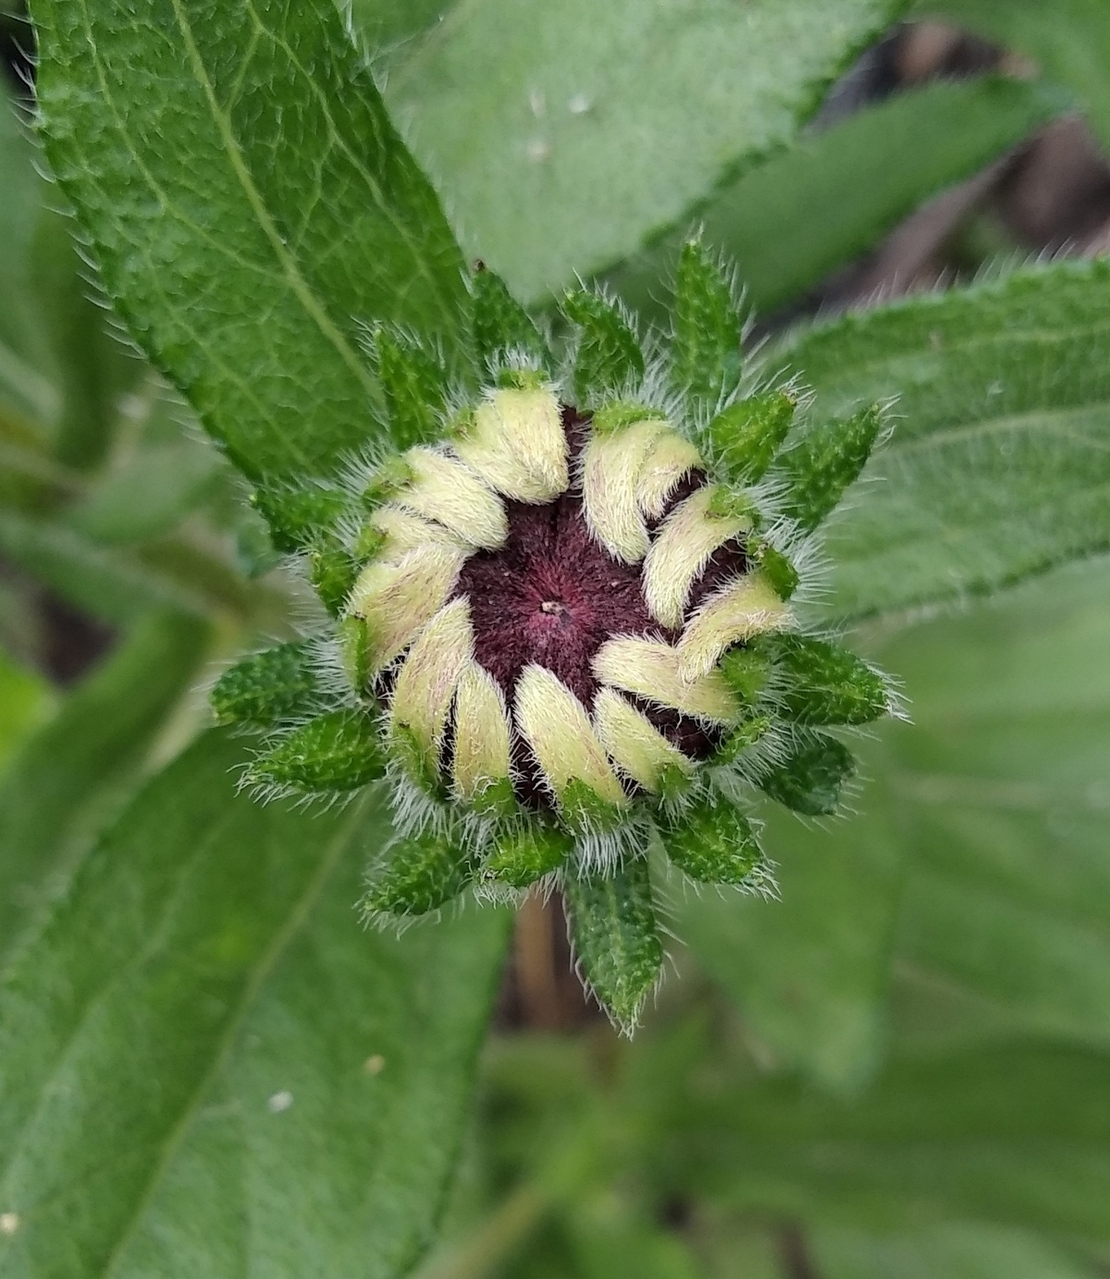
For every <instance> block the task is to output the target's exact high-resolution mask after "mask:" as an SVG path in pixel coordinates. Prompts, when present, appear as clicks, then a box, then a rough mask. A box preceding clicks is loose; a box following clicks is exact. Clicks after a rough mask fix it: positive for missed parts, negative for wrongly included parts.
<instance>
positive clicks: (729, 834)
mask: <svg viewBox="0 0 1110 1279" xmlns="http://www.w3.org/2000/svg"><path fill="white" fill-rule="evenodd" d="M660 834H661V835H662V838H663V847H664V848H665V849H666V850H667V856H668V857H669V858H670V859H671V861H672V862H674V864H675V865H676V866H677V867H678V868H679V870H681V871H683V872H684V873H685V874H687V875H689V876H690V878H691V879H693V880H696V881H697V882H699V883H703V884H734V885H736V886H738V887H742V888H750V889H752V890H753V891H755V892H765V891H766V890H767V889H768V888H771V889H772V890H773V885H774V880H773V878H772V877H771V876H770V874H769V872H768V870H767V867H766V865H765V863H764V861H763V853H762V851H761V850H760V847H759V842H758V841H757V839H756V837H755V832H754V831H753V830H752V826H751V822H749V821H748V819H747V818H746V817H745V816H744V814H743V813H741V812H740V811H739V810H738V809H737V808H736V807H735V806H734V805H733V804H730V803H729V801H728V800H727V799H725V797H724V796H723V795H721V794H719V793H718V792H716V791H714V792H711V793H710V794H709V795H708V796H706V797H705V798H704V799H703V800H701V801H700V802H698V803H697V804H694V805H692V806H691V807H690V808H687V809H684V810H683V811H682V813H681V815H679V816H677V817H676V819H675V821H674V823H673V824H671V823H667V822H664V823H662V828H661V830H660Z"/></svg>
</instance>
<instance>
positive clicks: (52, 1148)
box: [0, 734, 506, 1279]
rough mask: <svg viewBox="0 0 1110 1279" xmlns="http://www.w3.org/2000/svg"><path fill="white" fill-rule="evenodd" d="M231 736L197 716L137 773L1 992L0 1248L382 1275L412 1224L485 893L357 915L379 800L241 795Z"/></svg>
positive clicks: (126, 1260) (125, 1269)
mask: <svg viewBox="0 0 1110 1279" xmlns="http://www.w3.org/2000/svg"><path fill="white" fill-rule="evenodd" d="M241 760H242V755H241V753H240V751H239V748H238V747H237V746H236V745H235V744H234V743H233V742H231V741H230V740H229V739H228V738H227V737H226V736H223V735H221V734H210V735H209V736H207V737H205V738H203V739H201V741H200V742H198V743H197V744H196V745H195V746H194V747H193V748H191V749H190V750H189V751H188V752H187V753H186V754H185V755H184V756H183V757H182V758H181V759H180V760H179V761H178V762H177V763H176V764H174V765H173V766H172V767H171V768H170V769H169V770H168V772H166V773H165V774H163V775H162V776H161V777H160V778H158V779H156V780H155V781H154V782H153V783H151V785H150V786H149V787H148V788H147V790H146V791H145V792H144V793H143V794H142V796H141V797H140V798H139V799H138V801H137V802H136V803H135V804H134V805H133V807H132V808H131V809H130V810H129V811H128V813H127V814H126V815H125V816H124V817H123V819H122V820H121V821H120V823H119V824H118V825H117V826H116V827H115V829H114V830H113V831H111V832H110V833H109V834H108V835H107V836H106V837H105V838H104V840H103V841H102V843H101V844H100V846H99V847H98V848H97V850H96V852H95V853H94V855H93V856H92V857H91V858H90V859H89V860H88V861H87V863H86V864H85V866H84V867H83V868H82V870H81V872H80V873H79V875H78V877H77V879H76V881H75V882H74V884H73V886H72V889H71V892H70V894H69V895H68V897H67V898H66V900H65V902H63V903H62V904H61V905H60V906H59V907H58V908H57V909H56V911H55V912H54V914H53V916H52V918H51V919H50V920H49V922H48V923H47V924H46V925H45V927H44V929H43V931H42V933H41V935H40V936H39V937H37V938H36V939H35V940H34V942H33V943H32V944H31V945H30V947H29V948H28V949H27V950H26V951H25V952H23V954H22V955H21V957H20V960H19V962H18V963H17V965H16V966H15V967H14V969H13V971H12V972H11V974H10V976H9V978H8V980H7V982H6V985H5V987H4V988H3V990H2V992H0V1001H2V1005H3V1012H4V1016H3V1022H2V1025H3V1030H2V1032H0V1035H2V1040H3V1051H2V1054H0V1079H2V1089H3V1091H2V1096H3V1105H2V1107H0V1133H2V1139H0V1149H2V1150H3V1151H4V1171H3V1190H2V1197H3V1201H4V1203H5V1204H6V1205H8V1207H9V1208H10V1209H11V1210H13V1211H17V1212H18V1213H19V1214H20V1227H19V1231H18V1233H17V1234H16V1235H15V1236H14V1237H12V1236H8V1235H5V1236H3V1237H0V1258H3V1261H4V1263H5V1266H6V1268H11V1267H13V1266H18V1267H19V1273H28V1274H29V1273H35V1274H62V1273H66V1274H69V1273H81V1274H90V1273H98V1274H100V1273H105V1274H106V1273H111V1274H112V1275H114V1276H121V1277H124V1279H126V1277H128V1276H135V1277H136V1279H138V1276H147V1275H151V1274H158V1275H165V1276H167V1279H172V1277H173V1276H178V1275H180V1276H182V1277H183V1279H184V1277H185V1276H195V1275H198V1274H211V1275H224V1274H232V1273H237V1272H239V1271H240V1270H241V1269H242V1268H243V1267H244V1266H249V1268H250V1269H252V1270H256V1271H257V1272H258V1273H267V1274H310V1273H320V1274H347V1273H372V1274H375V1275H382V1276H400V1275H403V1274H407V1273H408V1272H409V1269H410V1268H411V1266H412V1265H413V1264H414V1262H415V1260H416V1258H417V1257H418V1256H419V1254H420V1252H421V1251H422V1250H423V1248H424V1246H426V1242H427V1239H428V1237H429V1232H430V1229H431V1227H432V1224H433V1221H434V1217H435V1213H436V1205H437V1203H438V1202H439V1199H440V1195H441V1191H442V1187H443V1183H444V1179H445V1177H446V1174H447V1172H448V1170H449V1168H450V1165H451V1163H452V1161H453V1157H454V1152H455V1147H456V1143H457V1141H458V1134H459V1128H460V1123H461V1120H462V1115H463V1107H464V1103H465V1100H466V1097H467V1094H468V1089H469V1079H470V1075H471V1071H472V1067H473V1059H474V1054H475V1051H476V1049H477V1046H478V1043H479V1041H480V1038H481V1035H482V1031H483V1026H484V1021H485V1018H486V1016H487V1014H488V1005H489V1000H490V996H491V989H492V986H491V983H492V981H493V979H494V977H495V974H496V972H497V968H498V966H499V962H500V958H501V955H502V951H503V946H504V940H505V924H506V920H505V917H504V916H503V915H502V914H501V913H500V912H496V911H486V912H482V913H470V914H468V915H467V916H466V917H465V918H462V919H458V920H455V921H452V922H449V923H445V924H443V925H441V927H440V928H438V929H429V930H418V931H415V932H412V933H410V934H409V935H408V936H406V937H405V938H404V939H402V940H400V941H399V940H397V939H396V938H393V937H385V936H378V935H375V934H368V933H366V932H364V931H363V930H362V929H360V928H359V927H358V926H357V921H356V919H355V918H354V916H353V914H352V910H351V906H352V903H353V902H354V900H355V898H356V897H357V891H358V880H359V876H360V874H361V870H362V865H363V862H364V859H365V857H366V856H367V854H368V853H369V852H371V851H372V850H373V849H374V848H376V847H377V846H378V845H380V843H381V842H382V840H383V839H384V838H385V837H386V836H387V834H388V823H387V821H386V818H385V815H384V813H383V811H382V809H381V807H380V806H379V801H377V800H370V801H369V802H367V803H364V804H361V805H359V806H356V807H354V808H347V809H346V810H344V811H343V812H342V813H335V812H333V813H331V814H325V815H320V814H315V815H307V814H298V813H294V812H291V811H289V810H287V809H284V808H283V807H281V806H280V805H270V806H267V807H261V806H259V805H257V804H254V803H253V802H252V801H251V800H250V799H249V798H247V797H246V796H236V795H235V793H234V782H233V780H232V779H231V778H230V777H229V775H228V774H229V770H231V769H233V768H234V767H235V766H236V765H237V764H238V763H239V762H241ZM121 907H123V909H121ZM108 918H110V919H111V920H112V921H113V925H112V927H111V928H110V929H106V928H105V927H104V921H105V919H108ZM13 1273H14V1271H13Z"/></svg>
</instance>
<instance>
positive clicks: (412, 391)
mask: <svg viewBox="0 0 1110 1279" xmlns="http://www.w3.org/2000/svg"><path fill="white" fill-rule="evenodd" d="M374 356H375V367H376V369H377V373H378V379H379V381H380V382H381V384H382V391H383V392H384V394H385V403H386V408H387V409H388V410H389V425H390V432H389V433H390V439H391V441H392V443H393V444H394V446H395V447H396V448H398V449H407V448H411V447H412V446H413V445H414V444H430V443H434V442H435V441H436V440H438V439H439V437H440V436H441V435H442V433H443V412H444V409H445V407H446V403H447V400H446V388H445V374H444V371H443V369H441V368H440V367H439V365H438V364H437V363H436V361H435V360H433V359H432V357H431V356H430V355H427V354H426V353H425V352H424V351H422V350H421V349H420V348H419V347H418V346H416V345H415V344H414V343H413V342H410V341H407V340H406V339H404V338H403V337H400V336H398V335H397V334H396V333H391V332H390V331H389V330H388V329H384V328H382V329H378V331H377V332H376V333H375V334H374Z"/></svg>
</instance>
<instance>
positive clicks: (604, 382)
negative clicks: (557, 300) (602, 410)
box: [563, 289, 644, 406]
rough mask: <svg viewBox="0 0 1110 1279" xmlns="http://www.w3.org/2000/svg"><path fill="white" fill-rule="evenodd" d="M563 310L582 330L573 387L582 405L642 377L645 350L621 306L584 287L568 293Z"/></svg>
mask: <svg viewBox="0 0 1110 1279" xmlns="http://www.w3.org/2000/svg"><path fill="white" fill-rule="evenodd" d="M563 312H564V313H565V315H566V317H567V319H569V320H570V321H571V322H572V323H574V324H575V325H577V326H578V331H579V332H578V350H577V354H576V357H575V364H574V391H575V394H576V396H577V397H578V400H579V404H580V406H581V405H585V404H587V403H588V402H590V401H591V399H597V398H599V397H603V396H604V395H606V394H607V393H618V392H620V391H622V390H623V389H625V388H626V387H627V385H628V383H629V382H634V381H637V380H638V379H639V378H641V377H643V374H644V353H643V351H642V350H641V349H640V342H639V339H638V338H637V336H636V334H635V333H634V332H633V331H632V328H631V326H630V325H629V323H628V321H627V320H626V319H625V317H624V314H623V313H622V311H621V309H620V307H619V306H617V305H616V304H615V303H613V302H610V301H608V300H607V299H606V298H603V297H601V296H600V295H599V294H597V293H589V292H587V291H586V290H585V289H581V290H579V291H578V292H576V293H569V294H567V296H566V298H565V299H564V301H563Z"/></svg>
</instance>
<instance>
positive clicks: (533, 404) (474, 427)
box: [454, 387, 570, 502]
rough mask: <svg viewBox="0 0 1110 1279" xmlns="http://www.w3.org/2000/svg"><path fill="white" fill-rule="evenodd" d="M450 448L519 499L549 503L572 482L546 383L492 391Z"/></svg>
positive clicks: (556, 408) (559, 414) (559, 419)
mask: <svg viewBox="0 0 1110 1279" xmlns="http://www.w3.org/2000/svg"><path fill="white" fill-rule="evenodd" d="M454 449H455V452H456V453H458V455H459V457H461V458H462V459H463V461H464V462H466V463H467V465H468V466H470V467H471V468H472V469H473V470H475V471H477V473H478V474H479V475H480V476H481V477H482V479H484V480H485V481H486V483H487V484H489V485H490V486H491V487H492V488H495V489H497V490H498V491H499V492H501V493H504V494H505V496H506V497H511V498H515V499H516V500H517V501H520V502H549V501H551V499H552V498H555V497H558V496H559V494H560V493H563V492H565V491H566V488H567V486H568V485H569V483H570V474H569V471H568V467H567V439H566V432H565V431H564V430H563V417H562V410H561V409H560V407H559V401H558V400H557V399H556V398H555V395H554V394H553V392H552V391H551V390H550V388H548V387H541V388H537V389H530V390H513V389H510V390H500V391H494V392H493V393H492V394H491V395H489V396H487V397H486V399H485V400H484V401H483V402H482V403H481V404H480V405H479V406H478V408H477V409H475V411H474V413H473V414H472V415H471V416H470V418H469V419H468V421H467V423H466V425H465V426H464V428H463V430H462V431H461V432H460V433H459V435H458V437H457V438H456V439H455V441H454Z"/></svg>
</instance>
